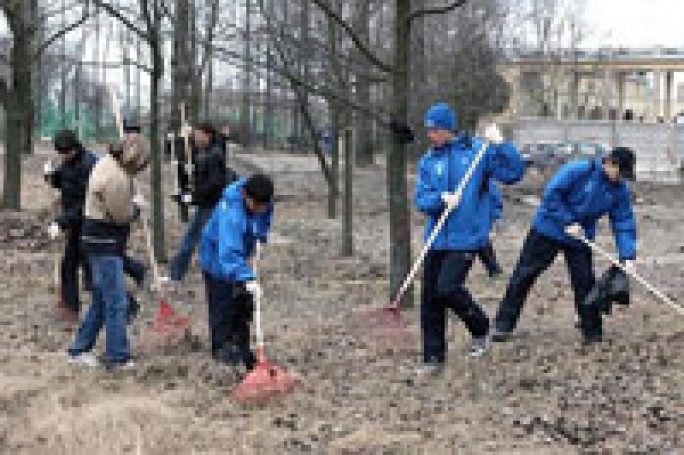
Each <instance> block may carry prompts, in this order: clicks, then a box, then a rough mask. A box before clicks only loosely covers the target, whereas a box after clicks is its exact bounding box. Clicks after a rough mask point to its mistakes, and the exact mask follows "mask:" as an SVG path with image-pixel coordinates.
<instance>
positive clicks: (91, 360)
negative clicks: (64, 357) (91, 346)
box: [68, 352, 100, 368]
mask: <svg viewBox="0 0 684 455" xmlns="http://www.w3.org/2000/svg"><path fill="white" fill-rule="evenodd" d="M68 362H69V365H74V366H78V367H83V368H97V367H98V365H99V364H100V362H99V361H98V360H97V357H95V354H93V353H92V352H83V353H81V354H78V355H69V360H68Z"/></svg>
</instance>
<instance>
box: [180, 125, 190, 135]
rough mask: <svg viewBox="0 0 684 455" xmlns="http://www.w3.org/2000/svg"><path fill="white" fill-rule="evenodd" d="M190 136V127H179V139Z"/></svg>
mask: <svg viewBox="0 0 684 455" xmlns="http://www.w3.org/2000/svg"><path fill="white" fill-rule="evenodd" d="M191 136H192V127H191V126H190V125H187V124H186V125H183V126H181V129H180V137H191Z"/></svg>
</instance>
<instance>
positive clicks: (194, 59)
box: [189, 0, 202, 125]
mask: <svg viewBox="0 0 684 455" xmlns="http://www.w3.org/2000/svg"><path fill="white" fill-rule="evenodd" d="M189 2H190V59H189V64H190V68H189V69H190V72H189V73H190V121H191V122H192V124H194V125H196V124H197V123H198V122H199V114H200V111H201V105H202V71H201V70H197V69H196V68H197V66H198V65H199V59H198V53H197V49H198V46H197V11H196V9H195V1H194V0H189Z"/></svg>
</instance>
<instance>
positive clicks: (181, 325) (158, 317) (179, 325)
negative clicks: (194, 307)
mask: <svg viewBox="0 0 684 455" xmlns="http://www.w3.org/2000/svg"><path fill="white" fill-rule="evenodd" d="M189 325H190V317H189V316H186V315H182V314H178V313H177V312H176V311H175V310H174V309H173V307H172V306H171V305H169V304H168V303H166V302H165V301H163V300H162V301H160V302H159V306H158V307H157V311H156V312H155V315H154V320H153V321H152V322H151V323H150V325H149V328H148V332H149V333H148V339H147V342H146V343H144V344H146V345H147V346H148V347H150V348H153V347H165V346H171V345H174V344H178V343H179V342H180V341H181V340H182V339H183V338H184V337H185V333H186V331H187V328H188V326H189Z"/></svg>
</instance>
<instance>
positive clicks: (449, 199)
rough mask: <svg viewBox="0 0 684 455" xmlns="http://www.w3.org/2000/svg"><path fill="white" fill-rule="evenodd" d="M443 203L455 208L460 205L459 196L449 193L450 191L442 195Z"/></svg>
mask: <svg viewBox="0 0 684 455" xmlns="http://www.w3.org/2000/svg"><path fill="white" fill-rule="evenodd" d="M441 196H442V202H444V205H446V206H447V207H453V206H454V205H456V204H457V203H458V195H457V194H456V193H449V192H448V191H446V192H444V193H442V195H441Z"/></svg>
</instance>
